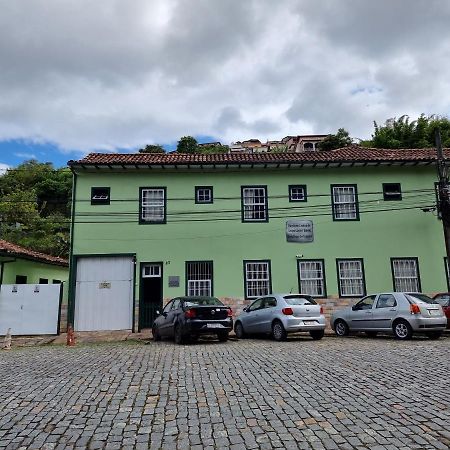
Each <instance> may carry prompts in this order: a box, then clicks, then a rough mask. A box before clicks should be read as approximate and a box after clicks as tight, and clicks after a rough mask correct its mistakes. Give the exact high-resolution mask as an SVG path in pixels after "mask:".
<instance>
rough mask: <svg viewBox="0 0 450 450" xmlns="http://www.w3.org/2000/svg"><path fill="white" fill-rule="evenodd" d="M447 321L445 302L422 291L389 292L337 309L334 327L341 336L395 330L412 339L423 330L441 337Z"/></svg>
mask: <svg viewBox="0 0 450 450" xmlns="http://www.w3.org/2000/svg"><path fill="white" fill-rule="evenodd" d="M446 324H447V319H446V317H445V315H444V312H443V310H442V307H441V305H439V303H437V302H436V301H434V300H433V299H431V298H430V297H428V296H427V295H425V294H421V293H418V292H388V293H382V294H374V295H368V296H367V297H364V298H363V299H361V300H360V301H359V302H358V303H356V304H355V305H353V306H349V307H348V308H345V309H341V310H339V311H335V312H334V313H333V314H332V316H331V327H332V328H333V330H334V331H335V333H336V334H337V335H338V336H346V335H348V334H349V333H350V332H352V331H365V332H366V334H368V335H369V336H376V335H377V333H378V332H383V333H393V334H394V336H395V337H396V338H397V339H410V338H411V336H412V335H413V333H423V334H425V335H427V336H428V337H429V338H430V339H438V338H439V337H440V336H441V335H442V333H443V331H444V329H445V327H446Z"/></svg>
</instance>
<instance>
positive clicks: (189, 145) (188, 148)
mask: <svg viewBox="0 0 450 450" xmlns="http://www.w3.org/2000/svg"><path fill="white" fill-rule="evenodd" d="M198 149H199V147H198V143H197V140H196V139H195V138H194V137H192V136H183V137H182V138H181V139H180V140H179V141H178V144H177V153H198Z"/></svg>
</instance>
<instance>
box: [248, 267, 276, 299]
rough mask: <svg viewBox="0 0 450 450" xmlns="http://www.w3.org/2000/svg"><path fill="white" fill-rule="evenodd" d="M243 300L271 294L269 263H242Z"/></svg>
mask: <svg viewBox="0 0 450 450" xmlns="http://www.w3.org/2000/svg"><path fill="white" fill-rule="evenodd" d="M244 284H245V286H244V288H245V298H247V299H252V298H258V297H261V296H262V295H269V294H271V293H272V276H271V268H270V261H244Z"/></svg>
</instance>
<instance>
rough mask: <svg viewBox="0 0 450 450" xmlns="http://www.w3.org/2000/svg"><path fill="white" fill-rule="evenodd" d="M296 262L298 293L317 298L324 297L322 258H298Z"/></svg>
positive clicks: (325, 294)
mask: <svg viewBox="0 0 450 450" xmlns="http://www.w3.org/2000/svg"><path fill="white" fill-rule="evenodd" d="M297 264H298V279H299V287H300V289H299V291H300V293H301V294H306V295H311V296H312V297H318V298H324V297H326V296H327V292H326V285H325V267H324V266H325V264H324V261H323V259H306V260H299V261H297Z"/></svg>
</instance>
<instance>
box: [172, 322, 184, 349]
mask: <svg viewBox="0 0 450 450" xmlns="http://www.w3.org/2000/svg"><path fill="white" fill-rule="evenodd" d="M173 334H174V340H175V344H179V345H183V344H184V343H185V342H186V338H185V336H184V335H183V332H182V330H181V327H180V325H175V329H174V331H173Z"/></svg>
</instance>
